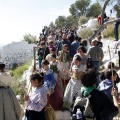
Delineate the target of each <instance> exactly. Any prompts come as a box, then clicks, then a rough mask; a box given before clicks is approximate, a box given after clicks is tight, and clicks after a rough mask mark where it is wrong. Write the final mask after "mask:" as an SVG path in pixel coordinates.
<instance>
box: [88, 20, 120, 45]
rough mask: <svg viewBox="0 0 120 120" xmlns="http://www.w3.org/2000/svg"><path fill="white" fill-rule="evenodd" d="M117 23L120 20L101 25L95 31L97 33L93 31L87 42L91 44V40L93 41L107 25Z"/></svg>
mask: <svg viewBox="0 0 120 120" xmlns="http://www.w3.org/2000/svg"><path fill="white" fill-rule="evenodd" d="M118 21H120V18H118V19H115V20H110V21H108V22H105V23H104V24H102V25H101V26H100V27H99V28H98V29H97V31H95V33H94V34H93V35H92V36H91V37H90V38H89V39H88V40H89V42H90V43H91V40H92V39H94V38H95V37H96V36H97V34H98V33H99V32H100V31H101V30H102V29H103V28H104V27H105V26H107V25H108V24H112V23H114V22H118Z"/></svg>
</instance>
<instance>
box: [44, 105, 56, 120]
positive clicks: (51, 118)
mask: <svg viewBox="0 0 120 120" xmlns="http://www.w3.org/2000/svg"><path fill="white" fill-rule="evenodd" d="M45 117H46V120H56V115H55V111H54V109H53V108H52V106H51V105H50V107H49V108H48V109H47V110H46V111H45Z"/></svg>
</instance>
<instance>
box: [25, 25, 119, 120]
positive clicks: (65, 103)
mask: <svg viewBox="0 0 120 120" xmlns="http://www.w3.org/2000/svg"><path fill="white" fill-rule="evenodd" d="M102 47H103V43H102V42H101V36H98V37H96V38H95V39H94V40H92V41H91V44H90V45H89V43H88V42H87V40H85V39H82V38H80V37H78V36H77V34H76V29H73V28H66V27H65V28H62V29H53V30H51V31H49V32H48V34H44V32H43V34H41V35H40V40H39V42H38V44H37V50H38V51H37V55H38V59H37V60H38V64H39V68H38V71H39V72H40V73H39V74H38V73H34V74H33V75H31V78H30V80H31V84H32V87H34V89H33V90H32V92H31V93H30V95H27V96H25V100H26V101H27V108H26V109H27V110H26V111H27V112H26V113H27V114H26V116H27V118H28V120H41V119H40V118H42V120H45V114H43V112H45V111H46V110H47V109H49V107H50V105H51V106H52V107H53V109H54V110H63V109H64V110H69V111H70V110H71V107H72V104H73V103H74V98H75V96H76V94H77V95H78V96H82V97H83V96H84V97H86V96H88V95H90V94H91V96H92V97H91V98H90V103H91V105H92V110H93V111H94V113H95V117H96V120H112V119H113V117H115V115H117V113H118V103H119V95H118V88H117V85H116V84H117V83H119V82H120V78H119V76H118V74H117V72H116V70H115V67H114V63H112V62H109V65H108V69H106V70H105V71H104V72H100V64H101V62H102V60H103V57H104V53H103V50H102ZM103 106H104V107H103ZM105 111H106V112H105ZM104 112H105V113H104Z"/></svg>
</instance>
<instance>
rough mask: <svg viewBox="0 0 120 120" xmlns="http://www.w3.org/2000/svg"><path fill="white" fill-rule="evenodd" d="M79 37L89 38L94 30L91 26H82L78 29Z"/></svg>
mask: <svg viewBox="0 0 120 120" xmlns="http://www.w3.org/2000/svg"><path fill="white" fill-rule="evenodd" d="M77 34H78V36H79V37H81V38H84V39H87V38H89V37H90V36H91V35H92V34H93V30H92V29H90V28H82V29H80V30H78V31H77Z"/></svg>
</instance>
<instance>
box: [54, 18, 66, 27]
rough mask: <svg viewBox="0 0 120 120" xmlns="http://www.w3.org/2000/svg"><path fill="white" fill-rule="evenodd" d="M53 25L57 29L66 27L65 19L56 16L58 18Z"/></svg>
mask: <svg viewBox="0 0 120 120" xmlns="http://www.w3.org/2000/svg"><path fill="white" fill-rule="evenodd" d="M55 25H56V26H57V27H64V26H66V17H65V16H58V18H57V19H56V20H55Z"/></svg>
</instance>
